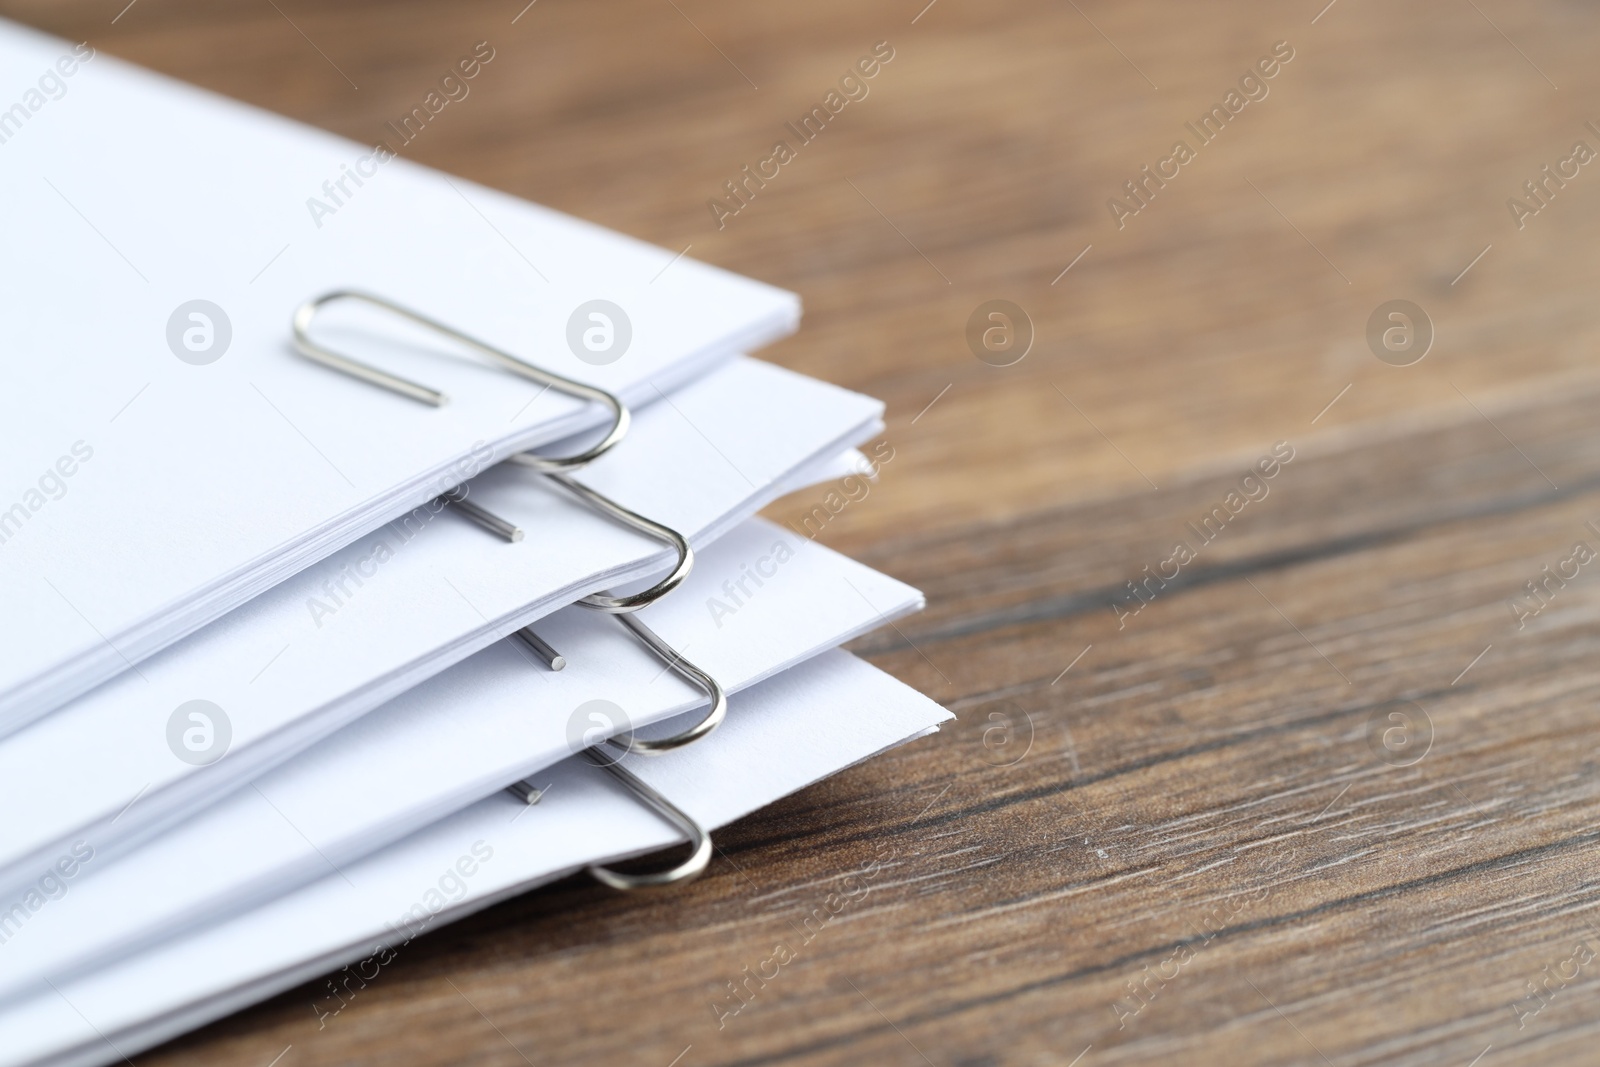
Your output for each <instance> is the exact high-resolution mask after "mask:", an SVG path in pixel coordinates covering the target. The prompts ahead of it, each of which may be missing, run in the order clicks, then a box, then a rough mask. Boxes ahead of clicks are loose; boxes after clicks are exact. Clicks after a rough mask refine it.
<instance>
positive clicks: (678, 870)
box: [589, 753, 711, 890]
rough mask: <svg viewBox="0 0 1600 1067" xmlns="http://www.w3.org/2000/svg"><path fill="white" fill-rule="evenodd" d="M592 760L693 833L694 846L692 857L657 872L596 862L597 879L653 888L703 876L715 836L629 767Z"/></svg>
mask: <svg viewBox="0 0 1600 1067" xmlns="http://www.w3.org/2000/svg"><path fill="white" fill-rule="evenodd" d="M589 759H590V762H592V763H594V764H595V765H596V766H598V767H600V768H602V769H603V770H605V771H608V772H609V773H610V774H611V775H612V776H613V777H615V778H616V779H617V780H618V781H619V782H621V783H622V785H623V786H624V788H626V789H627V790H628V791H629V792H630V793H632V794H633V795H634V796H635V797H637V798H639V801H640V802H641V803H643V804H644V806H645V807H647V808H649V809H650V810H651V811H654V812H655V813H656V814H657V815H660V816H661V817H662V818H663V819H666V820H667V821H668V822H670V823H671V824H672V825H674V826H676V827H677V828H678V829H679V830H682V831H683V832H684V833H685V834H687V835H688V836H689V844H690V845H692V846H693V848H692V850H691V851H690V853H689V858H688V859H686V860H684V861H683V862H681V863H679V864H677V865H676V866H674V867H669V868H667V869H666V870H664V871H653V872H651V873H649V874H624V873H623V872H621V871H614V870H612V869H611V868H609V867H601V866H598V865H592V866H590V867H589V873H590V874H591V875H593V876H594V877H595V879H596V880H597V881H599V882H600V883H602V884H604V885H608V886H610V887H611V888H612V889H622V890H631V889H649V888H654V887H658V886H667V885H674V884H676V883H678V882H688V881H691V880H693V879H695V878H698V877H699V876H700V873H701V872H702V871H704V870H705V869H706V865H707V864H708V863H710V862H711V835H710V834H709V833H707V832H706V829H705V827H703V826H701V825H700V824H699V823H697V822H695V821H694V819H693V818H691V817H690V816H689V814H688V813H687V812H685V811H684V810H683V809H682V808H679V807H678V806H677V805H675V804H673V803H672V802H671V801H670V800H668V799H667V798H666V797H664V796H662V795H661V794H660V793H658V792H656V790H655V789H654V788H653V787H651V786H650V785H648V784H647V783H646V782H644V780H642V779H641V778H639V777H638V776H637V775H635V774H634V773H633V772H632V771H629V770H627V769H626V768H624V767H622V766H621V765H620V764H617V763H613V762H608V761H606V760H605V759H604V758H603V757H599V756H595V755H593V754H592V753H591V754H590V755H589Z"/></svg>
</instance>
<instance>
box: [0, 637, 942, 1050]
mask: <svg viewBox="0 0 1600 1067" xmlns="http://www.w3.org/2000/svg"><path fill="white" fill-rule="evenodd" d="M949 718H950V714H949V713H948V712H946V711H945V710H944V709H943V708H940V707H938V706H937V705H936V704H934V703H932V702H931V701H929V700H928V699H927V698H925V697H923V696H921V695H920V694H918V693H916V692H914V691H913V690H911V689H908V688H907V687H905V686H903V685H901V684H900V683H899V682H896V681H895V680H894V679H892V678H890V677H889V676H888V675H886V674H883V673H882V672H880V671H878V670H876V669H875V668H873V667H870V666H868V665H867V664H865V663H863V662H862V661H860V660H857V659H855V658H854V657H852V656H850V655H849V654H848V653H846V652H841V651H834V652H830V653H827V654H825V655H823V656H819V657H817V658H816V659H814V660H811V661H809V662H807V663H805V664H802V665H801V666H798V667H796V668H794V669H792V670H789V671H785V672H784V673H782V674H780V675H778V676H777V677H775V678H772V679H769V680H768V681H766V682H763V683H762V684H761V685H759V686H757V687H755V688H754V689H752V690H750V691H749V692H748V693H747V695H746V700H745V702H744V706H743V708H742V709H741V713H740V714H739V715H738V716H737V717H730V718H729V720H728V721H727V723H726V724H725V725H724V728H723V729H721V730H719V731H717V732H716V733H714V734H712V735H711V736H709V737H707V738H705V739H704V740H703V741H701V742H699V743H697V744H695V745H693V746H690V747H689V748H686V749H684V750H682V751H681V752H679V753H676V754H675V755H674V757H673V758H670V759H669V758H666V757H662V758H660V759H654V760H642V759H636V758H633V757H630V758H629V762H628V766H629V767H630V769H632V770H633V771H634V772H635V773H637V774H638V775H639V776H640V777H642V778H644V779H645V780H646V781H648V782H649V783H650V784H651V785H652V786H654V787H655V788H657V789H658V790H660V791H661V792H662V793H663V794H665V795H666V796H667V798H668V799H669V800H671V801H672V802H673V803H675V804H677V805H679V806H680V807H682V808H684V809H685V810H687V811H688V812H689V814H690V815H691V816H692V817H694V818H695V819H697V820H698V821H700V822H701V824H702V825H705V826H708V827H718V826H722V825H725V824H726V823H728V822H731V821H732V820H734V819H737V818H739V817H741V816H743V815H746V814H748V813H749V812H751V811H754V810H756V809H758V808H760V807H762V806H765V805H767V804H770V803H772V802H773V801H774V800H777V799H778V798H779V797H782V796H784V795H786V794H788V793H791V792H793V791H794V790H796V789H799V788H801V787H803V786H805V785H807V784H809V783H811V782H814V781H816V780H818V779H819V778H822V777H825V776H826V775H828V774H831V773H834V772H836V771H838V770H840V769H843V768H844V767H848V766H850V765H852V764H854V763H857V762H859V761H861V760H863V759H866V758H868V757H870V756H872V755H874V754H876V753H878V752H881V751H883V750H884V749H886V748H889V747H892V746H894V745H896V744H898V743H901V742H903V741H905V740H908V739H910V738H914V737H918V736H922V735H924V734H927V733H930V732H932V731H934V730H935V729H937V727H938V725H939V724H940V723H941V722H944V721H947V720H948V719H949ZM551 779H552V782H551V787H550V789H549V790H548V791H547V792H546V793H545V796H544V799H542V800H541V801H540V803H539V804H538V805H537V806H535V807H532V808H528V807H526V806H525V805H523V804H521V802H519V801H517V800H516V799H514V798H512V797H511V796H509V795H507V794H505V793H500V794H497V795H495V796H493V797H490V798H489V799H487V800H485V801H483V802H481V803H479V804H477V805H474V806H473V807H471V808H468V809H467V810H465V811H463V812H460V813H459V814H457V815H455V816H452V817H451V818H448V819H445V820H443V821H441V822H439V823H437V824H435V825H433V826H431V827H429V828H428V829H427V830H425V831H423V832H421V833H419V834H416V835H413V836H412V837H409V838H407V839H406V840H405V841H402V842H400V843H398V844H396V845H393V846H391V847H389V848H388V849H385V850H384V851H382V852H380V853H378V854H376V855H374V856H371V857H368V858H367V859H366V860H363V861H361V862H360V863H357V864H353V865H351V866H349V867H347V868H345V870H344V876H345V877H343V878H341V877H339V876H331V877H329V878H326V879H323V880H322V881H320V882H317V883H316V884H314V885H311V886H308V887H306V888H304V889H302V890H300V891H299V892H296V893H293V894H291V895H289V896H286V897H284V898H282V899H280V900H277V901H275V902H273V903H272V904H269V905H267V906H266V907H263V908H260V909H257V910H255V911H252V912H250V913H248V914H246V915H243V916H240V917H237V918H235V919H232V920H230V921H229V922H227V923H224V924H221V925H219V926H215V927H212V928H209V929H207V930H205V931H202V932H199V933H197V934H195V935H193V936H190V937H187V938H184V939H182V940H180V941H175V942H172V943H170V944H168V945H165V946H163V947H161V948H159V949H156V950H153V951H150V952H147V953H144V954H141V955H139V956H137V957H133V958H130V959H128V960H124V961H123V962H121V963H118V964H116V965H114V966H111V967H108V968H106V969H104V970H102V971H100V972H98V973H96V974H95V975H94V976H92V977H88V978H84V979H81V980H77V981H73V982H69V983H66V984H64V985H61V986H60V987H59V989H58V990H52V991H50V992H49V993H48V994H46V995H43V996H40V997H38V998H36V999H34V1000H31V1001H28V1002H26V1003H24V1004H20V1005H18V1006H16V1007H14V1008H12V1009H11V1010H9V1011H6V1012H4V1013H0V1033H4V1034H5V1035H6V1039H7V1040H6V1047H5V1048H4V1050H3V1051H0V1064H8V1065H9V1064H24V1063H29V1064H31V1063H51V1064H63V1065H64V1064H74V1065H90V1064H101V1063H113V1062H117V1061H118V1060H120V1059H121V1058H123V1057H124V1056H126V1055H130V1054H132V1053H135V1052H138V1051H140V1050H141V1049H144V1048H148V1047H150V1046H151V1045H153V1044H156V1043H158V1042H159V1041H161V1040H164V1039H166V1038H168V1037H171V1036H173V1035H175V1034H177V1033H181V1032H183V1031H184V1030H187V1029H191V1028H193V1027H196V1026H199V1025H201V1024H203V1023H205V1022H207V1021H209V1020H211V1019H214V1018H217V1017H219V1016H221V1015H224V1014H227V1013H228V1012H230V1011H234V1010H237V1009H238V1008H240V1007H243V1006H245V1005H247V1004H250V1003H254V1002H256V1001H259V1000H261V999H264V998H266V997H268V996H271V995H272V994H274V993H276V992H279V991H281V990H283V989H287V988H290V987H292V986H293V985H295V984H296V983H298V982H302V981H305V980H306V979H308V978H312V977H315V976H316V975H318V974H321V973H325V972H327V971H329V970H332V969H333V968H335V967H337V966H339V965H340V964H341V963H346V962H350V961H361V962H360V963H359V964H358V966H359V967H361V968H362V973H363V975H365V976H367V977H368V978H369V980H371V981H381V980H382V979H381V977H379V976H378V975H379V974H381V968H382V966H383V965H384V964H385V963H386V962H388V961H389V960H391V959H392V958H393V957H394V955H395V954H404V952H405V951H406V948H405V942H406V940H407V938H408V937H409V936H412V935H413V934H415V933H417V932H421V931H423V930H426V929H431V928H434V927H437V926H439V925H441V924H442V923H444V922H448V921H451V920H454V919H457V918H460V917H462V916H464V915H467V914H470V913H472V912H474V911H476V910H479V909H481V908H483V907H486V906H488V905H489V904H493V903H495V902H497V901H499V900H503V899H505V898H507V897H509V896H513V895H516V894H518V893H521V892H523V891H525V890H526V889H528V888H530V887H531V886H534V885H537V884H540V883H542V882H545V881H549V880H551V879H553V878H557V877H560V876H562V875H564V874H567V873H570V872H572V871H574V870H577V869H580V868H581V867H582V866H583V865H585V864H588V863H596V862H604V861H606V860H607V859H609V858H613V857H617V856H623V855H634V854H638V853H641V852H645V851H649V850H652V849H656V848H660V847H663V846H665V845H667V844H668V843H670V842H672V841H673V840H675V839H676V831H675V830H673V829H672V828H671V827H670V826H668V825H667V824H666V823H665V822H663V821H662V820H661V819H659V818H658V817H657V816H655V815H653V814H651V813H650V812H648V811H647V810H646V809H644V808H642V807H640V806H639V805H638V804H637V802H635V801H633V800H632V799H630V798H629V797H628V796H627V795H626V794H625V793H623V792H622V791H621V790H620V788H619V787H617V786H615V785H614V784H613V783H612V782H610V781H608V780H606V778H605V775H604V772H601V771H599V770H597V769H596V768H593V767H589V766H585V765H582V764H581V762H580V761H574V760H568V761H566V762H564V763H562V764H561V765H560V766H559V767H557V768H554V769H552V771H551ZM463 857H465V859H466V861H467V862H466V863H464V864H461V865H460V866H458V864H459V863H461V860H462V858H463ZM712 862H713V863H716V862H717V861H716V860H713V861H712ZM468 869H470V870H471V871H472V872H473V873H471V874H470V875H468V874H464V873H461V872H464V871H465V870H468ZM446 876H448V877H446ZM346 879H348V881H347V880H346ZM597 891H598V890H597ZM47 906H48V905H47ZM368 961H371V962H370V963H369V962H368ZM378 961H383V962H378ZM316 1003H323V1004H324V1005H325V1008H324V1010H327V1009H331V1007H333V1006H334V1005H335V1001H334V1000H332V999H331V998H330V999H327V1000H325V1001H324V1000H322V999H321V998H319V1000H318V1001H317V1002H314V1003H313V1005H312V1006H310V1007H311V1010H312V1011H314V1012H315V1011H317V1010H318V1009H317V1008H316V1007H315V1004H316Z"/></svg>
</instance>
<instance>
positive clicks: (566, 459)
mask: <svg viewBox="0 0 1600 1067" xmlns="http://www.w3.org/2000/svg"><path fill="white" fill-rule="evenodd" d="M340 300H354V301H356V302H358V303H362V304H367V305H370V306H372V307H376V308H381V309H382V310H384V311H388V312H390V313H392V314H395V315H398V316H400V317H401V318H403V319H406V320H407V321H409V322H413V323H415V324H417V325H418V326H421V327H424V328H425V329H429V330H432V331H433V332H434V333H437V334H439V335H441V336H444V337H448V338H450V339H451V340H453V341H456V342H457V343H459V344H462V345H465V346H466V347H467V348H470V349H472V350H473V351H475V352H478V353H480V354H481V355H484V356H487V357H489V359H491V360H492V361H494V362H495V363H496V364H498V365H499V366H500V367H501V368H502V369H504V370H508V371H510V372H511V373H513V374H516V375H518V376H520V377H523V378H526V379H528V380H529V381H531V382H537V383H538V384H540V385H542V386H544V387H545V388H546V389H553V390H555V391H556V392H558V393H564V394H565V395H567V396H570V397H574V398H576V399H578V400H585V401H591V402H593V403H596V404H601V405H604V406H605V407H606V408H608V409H610V411H611V428H610V429H609V430H607V431H606V434H605V436H604V437H603V438H601V440H600V442H599V443H598V444H596V445H594V446H592V447H590V448H588V449H585V450H584V451H582V452H580V453H578V454H576V455H572V456H556V457H546V456H540V455H537V454H535V453H532V452H526V453H519V454H517V455H515V456H512V457H511V458H512V459H513V460H514V461H515V462H517V463H521V464H523V465H524V466H528V467H532V468H533V469H534V470H537V471H542V472H544V473H546V474H550V473H555V472H559V471H570V470H577V469H578V468H579V467H582V466H583V465H584V464H586V463H589V462H591V461H593V460H594V459H596V458H598V457H599V456H601V455H603V454H604V453H605V452H607V451H608V450H609V449H610V448H611V446H612V445H614V444H616V443H617V442H618V441H620V440H622V438H623V436H624V435H625V434H627V432H628V423H629V421H630V416H629V414H628V409H627V408H626V407H625V406H624V405H623V403H622V401H620V400H618V399H617V398H616V397H615V396H613V395H612V394H611V393H608V392H606V391H605V390H604V389H597V388H595V387H594V386H592V385H585V384H584V383H582V382H579V381H574V380H573V379H571V378H566V377H563V376H562V375H559V374H552V373H551V372H550V371H547V370H544V369H542V368H540V367H536V366H534V365H533V364H531V363H527V362H525V361H523V360H520V359H518V358H517V357H516V356H513V355H511V354H510V353H508V352H502V351H501V350H500V349H498V348H495V347H493V346H492V345H489V344H486V343H484V342H483V341H480V340H478V339H477V338H475V337H470V336H468V335H467V334H464V333H462V332H461V331H460V330H457V329H453V328H452V327H449V326H446V325H445V324H444V323H442V322H438V321H436V320H434V319H430V318H428V317H427V316H426V315H421V314H418V313H417V312H415V311H412V310H411V309H409V308H405V307H402V306H400V305H399V304H396V303H394V302H393V301H391V300H385V299H384V298H383V297H381V296H373V295H372V294H370V293H363V292H358V291H356V290H351V289H340V290H336V291H334V292H331V293H324V294H323V295H321V296H319V297H317V298H316V299H314V300H308V301H306V302H305V303H304V304H301V305H300V307H299V308H297V309H296V310H295V313H294V348H295V351H296V352H298V353H300V354H301V355H302V356H304V357H306V358H307V359H309V360H312V361H313V362H316V363H321V364H322V365H323V366H325V367H331V368H333V369H334V370H336V371H339V372H341V373H343V374H348V375H350V376H351V377H352V378H358V379H360V380H361V381H364V382H367V383H369V384H372V385H376V386H379V387H381V388H384V389H388V390H389V391H390V392H393V393H399V394H400V395H401V396H404V397H410V398H411V399H412V400H420V401H421V402H422V403H424V404H431V405H433V406H434V407H441V406H443V405H444V404H445V403H446V402H448V400H449V398H448V397H447V396H445V394H443V393H441V392H439V391H438V390H436V389H430V388H428V387H427V386H425V385H419V384H418V383H416V382H413V381H411V380H409V379H407V378H402V377H400V376H399V375H397V374H390V373H389V372H388V371H386V370H380V369H378V368H377V367H374V366H372V365H371V364H369V363H362V362H361V361H359V360H355V359H351V358H350V357H349V356H346V355H341V354H340V353H338V352H335V351H333V350H332V349H330V348H326V347H324V346H322V345H320V344H318V343H317V342H315V341H313V340H312V339H311V323H312V320H313V319H315V318H316V317H317V313H318V312H319V311H321V310H322V309H323V308H324V307H327V306H328V305H329V304H332V303H335V302H336V301H340Z"/></svg>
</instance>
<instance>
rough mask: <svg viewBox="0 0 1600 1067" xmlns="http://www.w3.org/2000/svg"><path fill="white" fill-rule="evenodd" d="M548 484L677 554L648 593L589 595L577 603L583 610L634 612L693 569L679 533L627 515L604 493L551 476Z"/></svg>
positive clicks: (686, 544)
mask: <svg viewBox="0 0 1600 1067" xmlns="http://www.w3.org/2000/svg"><path fill="white" fill-rule="evenodd" d="M549 480H550V481H552V482H554V483H555V484H556V485H559V486H561V487H562V488H563V489H565V490H567V492H569V493H571V494H572V495H573V496H575V497H577V499H578V502H579V503H581V504H583V505H584V506H585V507H588V508H591V509H593V510H595V511H598V512H599V513H600V514H602V515H605V516H606V517H607V518H610V519H614V520H616V521H617V522H620V523H622V525H624V526H626V527H628V528H629V529H633V530H638V531H639V532H640V533H642V534H646V535H647V536H650V537H654V538H655V539H656V540H658V541H662V542H665V543H666V544H668V545H671V546H672V547H673V548H674V549H676V550H677V552H678V562H677V565H676V566H674V567H673V568H672V573H670V574H668V575H667V576H666V577H665V578H663V579H661V580H660V581H659V582H657V583H656V584H655V585H652V586H651V587H650V588H649V589H645V590H641V591H640V592H637V593H633V594H631V595H629V596H611V595H610V594H609V593H593V594H591V595H589V596H586V597H584V598H583V599H582V600H580V601H578V603H580V604H582V605H583V606H584V607H586V608H594V609H595V610H596V611H604V612H609V613H610V614H613V615H621V614H624V613H626V612H630V611H638V610H639V609H640V608H642V607H647V606H648V605H650V604H654V603H655V602H656V601H658V600H660V599H661V598H662V597H664V596H666V595H667V594H668V593H670V592H672V591H673V590H674V589H676V588H678V586H680V585H682V584H683V580H684V579H685V578H687V577H689V572H690V571H691V570H693V569H694V549H693V548H691V547H689V539H688V538H686V537H684V536H683V535H682V534H681V533H679V532H678V531H676V530H674V529H673V528H672V527H670V526H663V525H662V524H661V523H659V522H656V521H655V520H653V519H647V518H645V517H644V516H643V515H640V514H639V513H638V512H636V511H630V510H628V509H627V508H625V507H623V506H622V505H621V504H619V503H617V502H616V501H615V500H612V499H611V498H610V497H608V496H606V495H605V494H604V493H600V492H597V491H595V490H593V489H590V488H589V487H588V486H586V485H582V484H580V483H578V482H576V481H573V480H572V479H571V478H568V477H566V476H565V475H561V474H552V475H550V476H549Z"/></svg>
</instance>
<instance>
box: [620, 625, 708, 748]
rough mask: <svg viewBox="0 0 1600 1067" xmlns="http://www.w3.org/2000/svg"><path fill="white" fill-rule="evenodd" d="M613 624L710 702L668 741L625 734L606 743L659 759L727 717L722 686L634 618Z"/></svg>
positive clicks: (696, 738)
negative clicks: (689, 723) (631, 635)
mask: <svg viewBox="0 0 1600 1067" xmlns="http://www.w3.org/2000/svg"><path fill="white" fill-rule="evenodd" d="M617 621H618V622H620V623H622V625H624V626H626V627H627V628H628V629H629V630H631V631H632V632H633V633H634V634H635V635H636V636H637V637H638V638H639V640H641V641H643V642H644V643H645V645H647V646H648V647H649V649H650V651H652V652H654V653H655V654H656V655H657V656H659V657H660V658H661V660H662V662H664V663H665V664H666V665H667V666H668V667H670V668H671V669H672V671H673V673H674V674H677V675H678V676H679V677H681V678H684V679H686V680H688V681H689V682H690V683H692V684H693V685H697V686H699V687H700V688H701V689H704V690H705V693H706V696H708V697H710V698H711V708H710V710H709V711H707V712H706V713H705V715H704V716H703V717H702V718H701V719H700V721H699V722H697V723H695V724H694V725H693V726H691V727H689V728H688V729H687V730H684V731H682V732H680V733H676V734H673V735H672V736H671V737H662V738H657V739H656V740H654V741H647V740H645V739H644V738H642V737H635V736H633V734H632V733H625V734H618V735H617V736H616V737H612V738H609V739H608V740H607V741H606V743H607V744H609V745H613V746H615V747H617V748H620V749H621V750H622V751H624V752H634V753H637V754H639V755H641V756H662V755H665V754H666V753H668V752H671V751H672V750H673V749H675V748H682V747H683V746H684V745H689V744H693V743H694V742H696V741H698V740H700V739H701V738H702V737H704V736H706V734H709V733H710V732H711V731H712V730H715V729H716V728H717V727H718V726H720V725H721V724H722V720H723V719H724V718H725V717H726V716H727V714H728V695H727V694H726V693H724V692H723V690H722V685H721V684H720V683H719V682H718V681H717V680H716V679H715V678H713V677H711V675H709V674H707V673H706V672H705V671H703V670H701V669H700V668H699V667H696V666H695V665H694V664H693V663H690V662H689V661H688V660H686V659H684V658H683V657H682V656H681V655H679V654H678V651H677V650H676V649H674V648H673V647H672V646H671V645H669V644H667V643H666V642H665V641H663V640H662V639H661V638H660V637H659V636H658V635H657V634H656V632H655V631H654V630H652V629H650V627H648V626H646V625H645V624H644V622H643V621H641V620H640V618H639V617H638V616H637V615H618V616H617Z"/></svg>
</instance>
